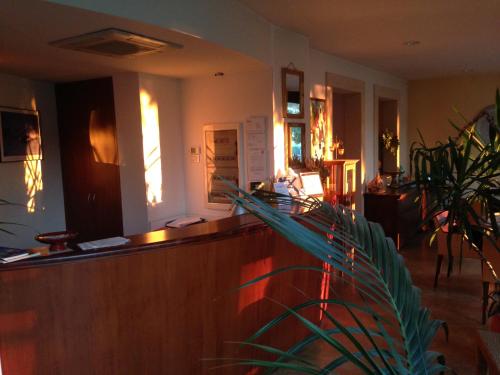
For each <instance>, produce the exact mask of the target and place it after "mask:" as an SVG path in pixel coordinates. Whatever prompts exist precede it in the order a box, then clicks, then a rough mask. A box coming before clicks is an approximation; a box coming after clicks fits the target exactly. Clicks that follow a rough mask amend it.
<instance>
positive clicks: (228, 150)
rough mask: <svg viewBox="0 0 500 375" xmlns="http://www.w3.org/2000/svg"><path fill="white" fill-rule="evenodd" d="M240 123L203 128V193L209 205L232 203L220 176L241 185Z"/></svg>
mask: <svg viewBox="0 0 500 375" xmlns="http://www.w3.org/2000/svg"><path fill="white" fill-rule="evenodd" d="M240 135H241V134H240V124H214V125H205V126H204V127H203V136H204V141H205V142H204V143H205V147H204V148H205V152H204V154H205V158H204V159H205V160H204V162H205V196H206V198H205V199H206V202H207V207H208V208H214V209H228V208H230V206H231V204H232V202H231V198H229V197H228V196H227V192H228V189H229V188H228V186H227V185H226V184H225V183H224V182H223V181H222V180H221V179H219V177H222V178H223V179H225V180H227V181H229V182H231V183H233V184H234V185H236V186H239V187H242V186H243V182H242V176H241V168H240V151H239V147H240V145H241V143H240Z"/></svg>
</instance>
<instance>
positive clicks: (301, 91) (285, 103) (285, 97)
mask: <svg viewBox="0 0 500 375" xmlns="http://www.w3.org/2000/svg"><path fill="white" fill-rule="evenodd" d="M287 74H292V75H296V76H299V97H300V112H299V113H297V114H290V113H288V111H287V109H288V90H287V89H286V75H287ZM281 97H282V107H283V108H282V111H283V117H284V118H304V72H303V71H302V70H296V69H289V68H281Z"/></svg>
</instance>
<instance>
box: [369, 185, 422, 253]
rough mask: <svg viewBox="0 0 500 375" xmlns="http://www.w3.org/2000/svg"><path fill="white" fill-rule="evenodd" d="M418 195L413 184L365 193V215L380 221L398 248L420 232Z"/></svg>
mask: <svg viewBox="0 0 500 375" xmlns="http://www.w3.org/2000/svg"><path fill="white" fill-rule="evenodd" d="M416 197H417V190H416V188H415V187H414V186H411V185H410V186H407V187H403V188H400V189H389V190H387V191H383V192H377V193H365V194H364V203H365V207H364V208H365V217H366V218H367V219H368V220H370V221H373V222H376V223H380V224H381V225H382V228H384V231H385V234H386V235H387V236H388V237H391V238H392V239H393V240H394V243H395V244H396V247H397V248H398V249H400V248H401V247H402V246H404V244H405V243H406V242H407V241H408V240H409V239H411V238H412V237H414V236H415V235H416V234H417V232H418V229H419V224H420V221H421V220H420V206H419V205H418V204H417V203H416V202H415V198H416Z"/></svg>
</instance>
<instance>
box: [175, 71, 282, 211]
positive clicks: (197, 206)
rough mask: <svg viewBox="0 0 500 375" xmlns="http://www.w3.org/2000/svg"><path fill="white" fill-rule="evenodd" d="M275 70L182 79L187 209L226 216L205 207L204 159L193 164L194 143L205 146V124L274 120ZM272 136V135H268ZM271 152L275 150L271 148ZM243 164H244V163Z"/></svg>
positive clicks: (269, 127) (269, 125)
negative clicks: (262, 118) (260, 119)
mask: <svg viewBox="0 0 500 375" xmlns="http://www.w3.org/2000/svg"><path fill="white" fill-rule="evenodd" d="M272 86H273V84H272V71H271V69H269V70H264V71H256V72H246V73H240V74H227V75H225V76H223V77H213V76H209V77H197V78H190V79H186V80H183V81H182V90H181V91H182V108H183V117H182V123H183V131H184V149H183V151H182V154H183V157H184V170H185V186H186V191H188V194H187V195H186V210H187V213H189V214H196V215H201V216H204V217H207V218H214V217H221V216H226V215H228V214H229V213H228V212H227V211H217V210H209V209H207V208H206V207H205V201H206V199H205V188H204V183H205V177H204V173H205V172H204V168H203V159H202V160H201V161H200V163H193V162H192V161H191V158H190V156H189V154H188V150H189V148H190V147H191V146H194V147H202V148H203V132H202V130H203V126H204V125H206V124H213V123H244V121H245V120H246V119H247V118H248V117H249V116H267V118H268V131H269V133H270V132H271V131H272V125H271V124H270V123H269V122H270V121H271V119H272ZM269 135H270V134H269ZM269 151H270V152H269V154H271V153H272V149H271V148H270V149H269ZM243 167H244V166H243Z"/></svg>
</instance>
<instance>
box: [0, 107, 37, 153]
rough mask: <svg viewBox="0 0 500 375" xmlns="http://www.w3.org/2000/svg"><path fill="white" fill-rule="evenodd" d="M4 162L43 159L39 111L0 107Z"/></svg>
mask: <svg viewBox="0 0 500 375" xmlns="http://www.w3.org/2000/svg"><path fill="white" fill-rule="evenodd" d="M0 156H1V161H2V162H9V161H25V160H40V159H42V140H41V136H40V122H39V115H38V111H33V110H30V109H15V108H8V107H0Z"/></svg>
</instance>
